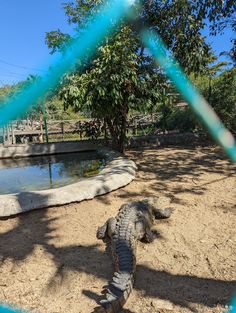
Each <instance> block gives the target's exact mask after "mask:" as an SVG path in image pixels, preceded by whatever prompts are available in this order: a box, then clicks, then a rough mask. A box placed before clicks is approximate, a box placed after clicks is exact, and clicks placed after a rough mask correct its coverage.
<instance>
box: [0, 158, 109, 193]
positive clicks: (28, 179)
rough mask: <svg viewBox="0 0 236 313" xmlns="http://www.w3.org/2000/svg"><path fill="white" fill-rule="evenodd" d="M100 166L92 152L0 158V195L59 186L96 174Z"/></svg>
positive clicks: (102, 163)
mask: <svg viewBox="0 0 236 313" xmlns="http://www.w3.org/2000/svg"><path fill="white" fill-rule="evenodd" d="M104 166H105V160H104V159H102V158H101V156H99V155H98V154H97V153H96V152H79V153H69V154H58V155H50V156H43V157H42V156H40V157H31V158H20V159H2V160H0V194H9V193H18V192H22V191H34V190H44V189H52V188H57V187H62V186H65V185H69V184H72V183H75V182H77V181H79V180H80V179H81V178H83V177H91V176H94V175H97V174H98V173H99V171H100V170H101V169H103V168H104ZM78 192H79V191H78Z"/></svg>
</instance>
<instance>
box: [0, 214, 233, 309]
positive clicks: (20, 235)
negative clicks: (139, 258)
mask: <svg viewBox="0 0 236 313" xmlns="http://www.w3.org/2000/svg"><path fill="white" fill-rule="evenodd" d="M17 218H18V224H17V225H16V226H15V228H13V229H12V230H9V231H7V232H5V233H2V234H1V235H0V256H1V258H0V259H1V261H2V262H4V261H5V260H6V259H11V260H12V261H14V262H16V263H17V262H19V261H23V260H24V259H26V258H27V257H28V256H29V255H31V254H32V252H33V250H34V248H35V246H36V245H40V246H41V247H42V248H43V249H44V250H45V252H47V253H49V254H50V255H51V258H52V260H53V261H54V263H55V266H56V268H57V271H56V273H55V274H54V275H53V276H52V277H51V280H50V281H49V282H48V284H47V286H45V292H46V293H47V292H48V291H49V290H52V289H54V290H57V287H58V285H60V286H63V285H64V283H65V280H66V276H67V273H68V271H70V270H73V271H77V272H81V273H82V272H83V273H87V274H89V275H93V276H94V277H97V278H100V279H104V280H107V281H108V280H109V279H110V278H111V277H112V263H111V258H110V256H109V255H108V254H107V253H104V252H102V251H100V250H99V249H98V245H90V246H85V245H69V246H66V247H56V246H55V245H54V244H52V243H50V240H51V239H52V238H54V239H55V238H56V237H55V236H54V235H53V232H54V231H55V227H53V226H52V223H53V222H54V221H55V218H48V216H47V209H43V210H38V211H34V212H29V213H25V214H22V215H20V216H18V217H17ZM2 222H3V221H2ZM95 232H96V230H94V236H95ZM137 253H139V249H138V252H137ZM135 288H136V289H137V290H140V291H142V292H143V293H144V294H145V295H146V296H150V297H158V298H160V299H164V300H169V301H171V302H172V303H173V304H176V305H179V306H182V307H188V308H189V307H191V305H192V304H203V305H205V306H208V307H214V306H215V305H217V304H226V303H227V302H228V299H230V297H231V295H232V294H233V292H234V291H235V290H236V281H224V280H220V279H210V278H202V277H197V276H193V275H192V276H190V275H180V274H172V273H169V272H167V271H160V270H158V269H153V268H149V267H147V266H144V265H138V266H137V273H136V280H135ZM81 292H83V293H84V294H85V295H86V296H87V297H89V298H92V299H93V300H95V301H96V302H97V301H99V299H100V297H99V296H97V295H95V294H94V293H93V292H91V291H86V290H81ZM124 312H129V311H124ZM130 313H132V312H130Z"/></svg>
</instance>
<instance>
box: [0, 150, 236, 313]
mask: <svg viewBox="0 0 236 313" xmlns="http://www.w3.org/2000/svg"><path fill="white" fill-rule="evenodd" d="M126 154H127V156H129V157H130V158H132V159H133V160H134V161H135V162H136V164H137V165H138V173H137V177H136V179H135V180H134V181H133V182H132V183H131V184H130V185H128V186H126V187H125V188H121V189H120V190H117V191H115V192H112V193H110V194H107V195H105V196H101V197H97V198H95V199H93V200H90V201H83V202H81V203H74V204H70V205H66V206H59V207H52V208H49V209H42V210H38V211H32V212H30V213H27V214H22V215H19V216H17V217H14V218H9V219H5V220H0V302H5V303H9V304H12V305H16V306H18V307H20V308H22V309H26V310H29V311H30V312H39V313H62V312H67V313H80V312H81V313H91V312H93V309H94V308H95V307H96V306H97V301H99V299H101V290H102V288H103V286H104V285H106V284H107V281H108V280H109V279H110V278H111V276H112V271H113V268H112V263H111V258H110V256H109V254H107V253H106V252H105V246H104V244H103V242H101V241H98V240H97V239H96V230H97V227H98V226H100V225H101V224H103V223H104V222H105V221H106V220H107V218H109V217H111V216H114V215H115V214H116V213H117V211H118V209H119V207H120V206H121V204H123V203H125V202H128V201H130V200H136V199H142V198H144V197H147V196H168V197H171V199H172V207H173V208H174V209H175V211H174V213H173V215H172V217H171V218H170V219H169V220H163V221H157V222H156V223H155V227H154V229H156V230H157V231H158V232H159V234H160V235H159V238H157V239H156V240H155V241H154V242H153V243H151V244H144V243H139V244H138V250H137V273H136V279H135V287H134V290H133V292H132V294H131V296H130V297H129V299H128V301H127V303H126V305H125V307H124V309H123V310H122V312H123V313H141V312H142V313H146V312H149V313H154V312H155V313H168V312H177V313H178V312H181V313H190V312H203V313H220V312H226V311H227V303H228V302H229V299H230V297H231V295H232V294H233V293H234V292H236V267H235V264H236V262H235V261H236V254H235V253H236V245H235V242H236V241H235V239H236V238H235V237H236V234H235V228H236V227H235V225H236V215H235V213H236V194H235V190H236V168H235V166H232V165H230V164H229V162H228V161H227V160H226V158H225V157H224V156H223V155H222V154H220V153H219V152H218V151H217V150H214V149H209V148H194V149H185V148H162V149H160V148H158V149H154V148H152V149H145V150H142V151H141V150H140V151H138V150H130V151H128V152H127V153H126ZM78 192H79V190H78Z"/></svg>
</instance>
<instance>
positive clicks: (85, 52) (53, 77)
mask: <svg viewBox="0 0 236 313" xmlns="http://www.w3.org/2000/svg"><path fill="white" fill-rule="evenodd" d="M132 4H133V1H131V0H113V1H109V2H108V4H107V5H105V6H101V7H100V8H99V10H98V13H97V14H96V15H94V16H93V17H91V19H90V23H88V26H87V27H86V29H84V30H83V32H82V34H80V35H78V36H77V37H76V38H75V39H74V40H73V41H72V42H71V43H70V44H69V45H68V47H67V48H66V50H65V51H64V52H63V54H62V55H61V56H60V57H59V58H56V60H55V61H54V62H53V64H52V65H51V67H50V69H49V70H48V71H47V72H46V74H45V75H43V76H42V77H41V78H38V79H36V80H35V81H34V82H32V83H30V84H29V85H28V86H26V87H24V88H22V90H20V91H19V92H18V93H17V94H16V95H15V96H13V97H10V98H8V99H7V100H6V101H5V102H4V103H1V109H0V126H3V125H4V124H7V123H8V122H9V121H11V120H14V119H16V118H18V117H20V116H22V115H23V114H24V112H26V111H27V109H28V108H29V107H30V106H31V105H33V104H35V103H37V101H39V99H40V98H42V97H43V96H45V94H46V93H47V91H49V90H50V89H53V88H55V87H56V85H57V84H58V82H59V81H60V79H61V78H62V77H63V75H64V74H65V73H68V72H71V71H73V69H74V68H75V66H76V65H77V66H78V61H79V62H80V63H81V64H82V63H83V61H85V60H86V59H87V58H90V57H92V55H93V54H94V53H95V51H96V50H97V47H98V45H99V44H101V43H102V40H103V39H104V38H105V37H106V36H107V35H109V34H111V33H112V31H114V30H115V29H116V27H117V26H118V25H119V24H120V22H121V21H122V19H123V18H124V17H125V16H126V15H128V14H130V12H131V11H132V10H130V9H131V7H132Z"/></svg>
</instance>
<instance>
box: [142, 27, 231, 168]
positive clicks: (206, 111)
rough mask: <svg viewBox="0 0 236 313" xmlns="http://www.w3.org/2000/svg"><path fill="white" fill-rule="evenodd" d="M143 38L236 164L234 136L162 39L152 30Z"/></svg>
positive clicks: (145, 31)
mask: <svg viewBox="0 0 236 313" xmlns="http://www.w3.org/2000/svg"><path fill="white" fill-rule="evenodd" d="M141 38H142V40H143V42H144V44H145V46H147V47H148V49H149V51H150V52H151V54H152V55H153V57H154V58H155V60H156V61H157V62H158V63H159V64H160V66H161V67H162V68H163V70H164V71H165V73H166V75H167V76H168V77H169V78H170V80H171V81H172V82H173V83H174V85H175V86H176V88H177V89H178V90H179V92H180V93H181V94H182V95H183V97H184V98H185V99H186V101H187V102H188V103H189V106H190V107H191V108H192V110H193V111H194V112H195V114H196V115H197V116H198V117H199V119H200V120H201V121H202V122H203V124H204V125H205V126H206V128H207V129H208V130H209V132H210V134H211V135H212V137H213V138H214V139H215V140H216V141H217V142H218V143H219V144H220V145H221V146H222V147H223V149H224V150H225V152H226V153H227V155H228V156H229V158H230V159H231V160H232V161H233V162H235V163H236V143H235V140H234V137H233V135H232V134H231V132H230V131H229V130H228V129H226V128H225V126H224V124H223V123H222V122H221V121H220V119H219V117H218V116H217V114H216V113H215V111H214V110H213V108H212V107H211V106H210V105H209V103H207V101H206V100H205V99H204V98H203V97H202V96H201V95H200V93H199V92H198V91H197V89H196V88H195V87H194V86H193V85H192V83H191V82H190V81H189V79H188V78H187V76H186V75H185V74H184V73H183V71H182V70H181V68H180V66H179V65H178V64H177V63H176V61H175V60H174V58H173V57H170V55H169V53H168V51H167V49H166V47H165V45H164V43H163V41H162V39H161V38H160V37H159V36H158V34H156V33H154V32H153V31H150V30H143V31H142V32H141Z"/></svg>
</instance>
